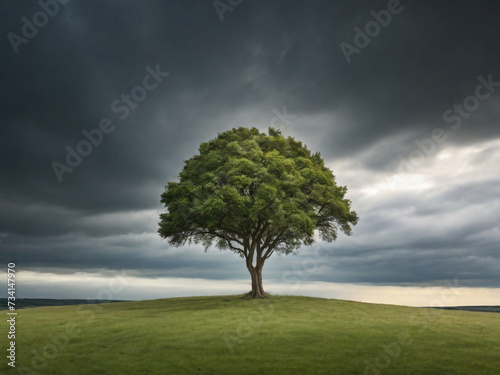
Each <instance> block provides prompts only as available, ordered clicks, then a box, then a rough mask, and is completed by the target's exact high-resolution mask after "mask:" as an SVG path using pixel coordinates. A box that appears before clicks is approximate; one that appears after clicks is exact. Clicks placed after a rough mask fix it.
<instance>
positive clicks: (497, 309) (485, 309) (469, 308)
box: [436, 306, 500, 313]
mask: <svg viewBox="0 0 500 375" xmlns="http://www.w3.org/2000/svg"><path fill="white" fill-rule="evenodd" d="M436 309H445V310H465V311H479V312H494V313H500V306H451V307H436Z"/></svg>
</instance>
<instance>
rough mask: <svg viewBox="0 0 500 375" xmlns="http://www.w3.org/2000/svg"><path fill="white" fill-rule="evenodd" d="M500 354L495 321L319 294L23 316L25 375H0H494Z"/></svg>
mask: <svg viewBox="0 0 500 375" xmlns="http://www.w3.org/2000/svg"><path fill="white" fill-rule="evenodd" d="M2 314H5V311H3V312H2ZM3 321H4V323H3V327H4V329H3V330H2V331H3V332H5V333H6V332H7V331H8V326H7V324H6V322H5V319H3ZM6 336H7V335H6V334H3V335H2V339H1V340H0V341H1V342H2V347H3V348H5V349H7V348H9V345H8V343H7V341H8V340H7V337H6ZM5 349H3V350H4V353H5ZM499 351H500V335H499V334H498V314H495V313H483V312H467V311H450V310H439V309H425V308H410V307H402V306H392V305H377V304H366V303H359V302H349V301H339V300H327V299H320V298H310V297H284V296H273V297H271V298H268V299H265V300H258V301H252V300H244V299H241V298H239V296H224V297H220V296H219V297H193V298H170V299H161V300H153V301H140V302H119V303H112V304H92V305H80V306H57V307H37V308H32V309H23V310H19V311H18V315H17V317H16V367H17V370H22V371H16V369H12V368H10V367H9V366H8V365H7V363H6V362H7V359H6V358H5V356H4V360H2V363H1V364H0V373H2V374H3V373H5V374H15V373H24V374H51V375H65V374H214V375H222V374H266V375H267V374H300V375H304V374H328V375H332V374H365V375H366V374H398V375H402V374H412V375H415V374H441V375H445V374H450V375H451V374H453V375H459V374H463V375H471V374H488V375H490V374H494V373H498V368H499V364H500V359H499V358H500V357H499V355H498V353H499ZM30 371H31V372H30Z"/></svg>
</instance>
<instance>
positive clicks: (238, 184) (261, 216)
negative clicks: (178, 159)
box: [158, 127, 358, 257]
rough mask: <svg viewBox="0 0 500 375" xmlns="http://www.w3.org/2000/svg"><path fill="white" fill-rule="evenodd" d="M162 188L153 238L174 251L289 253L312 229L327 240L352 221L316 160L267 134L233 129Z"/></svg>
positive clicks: (340, 190)
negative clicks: (190, 245) (195, 246)
mask: <svg viewBox="0 0 500 375" xmlns="http://www.w3.org/2000/svg"><path fill="white" fill-rule="evenodd" d="M165 188H166V190H165V192H164V193H163V194H162V199H161V202H162V203H163V204H164V205H165V207H166V208H167V209H168V211H167V212H166V213H163V214H161V216H160V219H161V221H160V223H159V226H160V227H159V230H158V232H159V233H160V235H161V236H162V237H164V238H168V239H169V241H170V244H172V245H174V246H180V245H182V244H185V243H186V241H189V242H190V241H191V240H193V241H195V242H196V243H198V242H201V243H203V244H204V245H205V248H206V249H207V248H208V247H209V246H210V245H212V244H214V243H215V245H216V246H217V247H219V248H220V249H230V250H233V251H235V252H236V253H238V254H239V255H240V256H242V257H246V256H247V255H248V251H249V249H250V248H251V246H252V244H254V245H255V244H257V246H258V247H259V249H260V248H262V249H268V250H269V251H268V252H267V253H266V254H267V255H270V254H271V253H272V252H273V251H279V252H283V253H290V252H292V251H293V250H295V249H297V248H299V247H300V246H301V245H302V244H304V245H310V244H312V243H313V242H314V240H313V234H314V231H315V230H317V231H318V232H319V233H320V235H321V238H322V239H323V240H325V241H333V240H335V238H336V237H337V231H338V230H339V229H340V230H341V231H343V232H344V233H346V234H348V235H349V234H350V233H351V224H352V225H355V224H356V223H357V221H358V217H357V215H356V213H355V212H354V211H351V209H350V203H351V202H350V201H349V200H348V199H345V198H344V195H345V193H346V191H347V188H346V187H343V186H337V184H336V183H335V178H334V175H333V173H332V171H331V170H329V169H328V168H327V167H326V166H325V164H324V161H323V159H322V158H321V156H320V154H319V153H311V152H310V151H309V150H308V149H307V147H306V146H304V145H302V143H301V142H298V141H296V140H295V139H294V138H292V137H288V138H285V137H284V136H283V135H282V134H281V132H280V131H279V130H275V129H273V128H270V129H269V135H266V134H264V133H260V132H259V131H258V129H256V128H252V129H247V128H241V127H240V128H238V129H232V130H230V131H226V132H224V133H222V134H219V135H218V137H217V138H215V139H213V140H211V141H209V142H206V143H202V144H201V146H200V147H199V154H198V155H195V156H193V157H192V158H191V159H189V160H187V161H185V166H184V169H183V170H182V172H181V173H180V175H179V182H170V183H169V184H168V185H167V186H166V187H165Z"/></svg>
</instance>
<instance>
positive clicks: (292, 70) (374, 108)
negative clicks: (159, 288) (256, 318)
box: [0, 0, 500, 286]
mask: <svg viewBox="0 0 500 375" xmlns="http://www.w3.org/2000/svg"><path fill="white" fill-rule="evenodd" d="M399 6H400V8H399V9H401V11H400V12H399V13H398V14H393V15H392V16H391V20H390V22H389V23H388V25H387V27H384V28H381V30H380V33H379V34H378V35H377V36H375V37H373V38H372V40H371V42H370V44H369V45H367V46H366V47H364V48H362V49H361V51H360V53H358V54H353V55H351V56H350V59H351V60H352V61H351V62H350V63H348V61H346V58H345V56H344V54H343V52H342V50H341V48H340V47H339V45H340V44H341V43H343V42H344V43H349V44H351V45H354V38H355V34H356V32H355V30H354V28H355V27H359V28H360V29H362V30H364V28H365V26H366V25H367V23H368V22H370V21H372V20H373V15H372V11H376V12H379V11H381V10H385V9H387V7H388V2H387V1H370V2H368V1H337V2H327V1H315V2H300V1H273V2H270V1H243V2H242V3H241V4H240V5H238V6H237V7H235V8H234V9H233V11H231V12H226V13H225V14H224V19H223V22H221V20H220V18H219V16H218V15H217V13H216V11H215V10H214V8H213V6H212V3H211V2H210V1H194V2H189V3H186V2H181V1H178V2H162V1H149V2H147V3H144V2H140V1H104V2H102V1H101V2H98V1H85V2H83V1H71V2H69V3H68V4H67V5H61V6H60V9H59V11H58V14H57V15H55V16H54V17H51V18H50V19H49V21H48V23H47V25H46V26H44V27H41V28H40V29H39V30H38V34H37V35H36V36H34V37H33V38H31V39H30V40H29V42H28V43H27V44H21V45H19V52H18V53H15V51H14V49H13V47H12V45H11V43H10V42H9V39H8V38H7V34H8V33H9V32H14V33H16V34H19V35H21V34H22V25H23V22H22V21H21V17H27V19H28V20H32V17H33V15H34V14H35V13H36V12H38V11H40V6H39V5H38V4H37V3H36V2H31V3H23V4H21V5H20V4H18V3H8V2H4V3H3V4H2V5H0V7H1V8H2V11H1V12H0V21H1V24H2V31H3V35H4V36H5V37H4V38H3V43H2V45H1V48H2V50H1V54H2V60H1V61H2V69H1V72H0V74H1V79H2V88H3V90H2V92H1V93H0V100H1V103H2V107H3V111H2V114H1V121H2V127H1V130H0V135H1V138H0V142H1V143H0V145H1V148H0V153H1V158H0V166H1V172H0V173H1V176H0V177H1V184H0V192H1V196H0V232H5V233H9V234H10V237H9V238H8V239H7V240H5V241H4V242H3V243H2V244H0V246H1V247H2V250H3V249H5V250H7V249H10V250H11V251H13V252H14V253H15V254H16V255H15V256H16V257H17V259H19V262H21V263H24V265H25V266H26V267H27V268H29V269H35V268H36V267H39V268H40V269H59V270H60V271H61V272H64V270H66V271H67V272H70V271H68V270H77V269H85V270H91V269H100V268H110V269H113V268H115V269H120V268H122V267H126V268H130V269H138V270H143V271H144V272H146V270H147V272H149V274H150V275H154V276H156V275H159V274H161V272H162V270H165V272H166V274H167V275H171V276H182V277H189V276H196V277H207V278H222V279H226V278H227V279H229V278H234V277H237V276H236V275H240V273H239V272H240V271H239V268H242V267H239V268H234V267H233V260H232V259H233V258H231V259H230V260H222V259H224V257H221V258H219V257H218V256H217V257H215V258H210V256H208V255H207V254H203V253H201V254H200V255H199V256H196V257H194V256H193V253H192V252H191V251H189V252H188V253H186V254H184V253H183V252H174V253H173V254H175V257H174V256H169V255H167V254H172V251H173V249H168V246H166V244H165V242H154V243H150V242H149V239H148V240H147V241H146V240H145V239H144V238H142V237H140V236H141V234H144V233H149V234H150V235H152V236H155V234H154V232H155V231H156V223H157V214H158V212H159V211H158V210H159V209H160V208H161V207H160V204H159V197H160V194H161V192H162V189H163V186H164V185H165V184H166V183H167V182H168V181H171V180H174V179H176V176H177V173H178V172H179V171H180V169H181V168H182V166H183V164H182V161H183V160H185V159H188V158H189V157H191V156H192V155H193V154H195V153H196V152H197V147H198V145H199V144H200V143H201V142H203V141H206V140H208V139H211V138H214V137H215V136H216V135H217V133H218V132H222V131H225V130H227V129H229V128H231V127H235V126H240V125H244V126H256V127H258V128H260V129H264V128H267V126H268V125H269V124H270V123H274V120H276V118H273V117H274V116H275V113H276V112H275V111H276V110H279V111H282V110H283V108H284V107H285V106H286V108H287V111H288V112H289V113H290V114H293V115H294V116H295V117H294V119H293V120H292V123H291V124H288V125H287V124H285V125H286V126H284V133H285V134H294V135H297V136H298V137H299V138H300V139H304V141H305V143H306V144H307V145H308V146H309V148H310V149H312V150H314V151H321V153H322V155H323V156H324V157H325V159H327V160H329V161H333V164H334V165H336V162H337V161H338V160H356V161H357V163H358V164H357V167H359V168H360V169H359V171H358V172H357V176H355V177H352V178H351V180H350V181H353V183H355V184H357V186H353V189H358V190H361V189H362V188H363V186H362V185H363V184H369V183H371V182H373V181H374V179H375V177H374V176H376V175H377V173H380V172H384V173H391V172H397V168H398V165H399V163H400V160H401V158H408V157H409V154H410V153H411V152H412V151H413V150H415V149H417V146H416V144H415V140H417V139H420V140H422V139H425V138H429V137H431V135H432V131H433V129H435V128H443V129H445V130H446V131H447V140H446V142H445V144H444V146H447V147H455V146H464V147H465V146H467V145H474V144H476V143H477V142H481V141H484V140H490V139H494V138H498V137H499V127H498V126H497V124H498V121H499V119H500V118H499V112H498V110H497V108H498V102H499V92H498V89H497V88H496V86H492V87H491V88H492V89H493V92H491V91H487V90H488V88H483V89H482V91H481V92H482V93H483V95H484V93H486V92H489V94H490V95H489V97H488V98H486V99H481V100H478V107H477V109H475V110H474V111H472V112H471V113H470V116H468V117H467V118H464V119H463V121H462V124H461V126H460V127H459V128H458V129H456V130H455V131H451V130H450V129H451V126H452V125H453V123H452V122H445V121H444V120H443V114H444V113H445V112H446V111H447V110H448V109H453V105H454V104H455V103H456V104H463V103H464V100H466V98H467V97H469V96H474V95H475V92H476V91H475V90H476V88H477V86H478V84H480V83H481V82H482V81H481V80H479V79H478V77H483V78H484V79H488V77H489V75H491V77H492V80H493V81H494V82H499V81H500V70H499V68H498V62H499V59H498V53H497V51H496V49H495V45H496V44H497V42H498V40H499V39H500V29H499V28H498V16H499V11H500V5H499V4H497V3H495V2H493V1H477V2H467V1H451V0H449V1H442V2H439V3H437V2H432V1H412V2H410V1H401V3H400V5H399ZM157 66H159V68H160V70H161V71H162V72H169V73H170V75H169V76H168V77H166V78H164V79H163V81H162V82H161V83H159V85H158V86H157V87H156V88H154V89H153V90H147V98H146V99H145V100H144V101H143V102H140V103H137V104H138V106H137V108H134V109H130V114H129V115H128V116H126V118H124V119H123V120H122V119H120V118H119V115H120V113H117V112H116V111H115V112H114V111H112V109H111V104H112V103H113V102H114V101H115V100H117V99H118V100H120V101H121V96H122V95H123V94H125V95H130V94H131V91H132V90H133V89H134V88H135V87H137V86H140V85H143V80H144V77H145V76H146V75H147V74H150V73H148V72H150V71H149V70H148V67H150V68H151V69H155V68H156V67H157ZM273 110H274V112H273ZM103 118H109V119H111V120H112V122H113V125H114V126H115V129H114V130H113V131H112V132H110V133H109V134H104V135H103V140H102V143H100V144H99V145H97V146H94V147H93V150H92V152H91V153H90V154H89V155H88V156H85V157H83V158H82V162H81V164H79V165H78V166H76V167H75V168H74V170H73V172H71V173H65V174H64V175H63V181H62V182H59V181H58V179H57V177H56V174H55V173H54V171H53V169H52V166H51V165H52V163H53V162H54V161H57V162H60V163H63V164H65V158H66V154H67V151H66V149H65V148H66V147H67V146H69V147H71V148H73V149H76V147H77V145H78V144H79V142H81V141H82V140H85V136H84V135H83V134H82V131H83V130H87V131H90V130H92V129H95V128H99V123H100V121H101V120H102V119H103ZM280 125H283V124H280V120H279V119H278V121H277V122H276V126H280ZM439 147H443V145H439ZM495 150H496V148H495V147H493V148H491V149H490V150H483V151H482V153H480V154H478V155H476V157H475V159H474V163H476V164H475V165H476V167H477V168H478V170H479V169H481V168H482V167H483V165H484V163H486V162H488V160H492V155H494V154H495ZM434 157H435V153H433V154H432V155H430V156H428V157H427V159H426V160H425V161H424V162H423V164H422V167H427V166H430V165H432V162H433V160H434ZM353 166H354V164H353ZM334 172H335V173H336V171H335V170H334ZM340 177H342V176H340ZM497 182H498V181H497V180H496V179H493V178H491V177H489V178H488V179H486V180H485V181H480V182H477V183H476V184H474V183H473V182H468V183H460V184H454V185H453V186H451V187H449V188H446V189H445V190H446V194H444V193H442V194H441V195H440V194H439V192H437V193H436V194H434V195H432V196H431V197H429V196H419V195H418V194H415V195H411V194H410V195H404V194H402V195H397V194H395V195H394V196H384V197H383V198H382V199H372V200H370V199H364V197H363V194H361V193H359V192H358V193H356V192H354V195H353V196H352V197H351V199H353V202H355V203H357V204H358V205H359V209H357V210H358V213H360V214H361V215H360V216H361V218H362V221H361V222H360V225H359V226H358V227H357V228H356V230H355V234H356V235H357V236H358V237H355V238H358V239H359V241H360V242H351V243H350V242H349V240H352V239H354V237H353V238H351V239H347V240H345V241H344V240H340V241H339V244H338V246H339V248H338V250H336V251H337V253H336V254H339V255H338V256H339V259H336V260H335V259H334V258H332V260H331V261H330V260H329V261H328V262H327V266H328V267H330V270H331V275H328V274H322V273H321V272H320V273H318V274H317V276H316V277H317V279H320V280H324V281H342V282H367V283H370V282H371V283H391V284H392V283H400V282H401V283H410V282H414V283H425V282H431V281H434V280H441V279H443V278H450V277H452V276H453V275H457V274H458V275H464V277H465V275H466V274H467V272H469V273H470V274H467V275H469V276H467V278H468V279H470V280H471V284H477V285H492V286H498V279H496V278H495V276H494V275H495V274H494V272H496V271H498V256H497V255H496V252H497V242H496V241H497V240H498V234H497V233H498V232H497V231H498V215H496V214H495V213H488V215H485V216H484V217H482V215H479V214H478V215H479V217H477V219H476V220H475V222H474V223H470V222H469V221H466V222H460V223H459V225H458V226H457V229H454V230H453V229H451V227H452V225H451V223H452V222H453V220H454V218H453V215H451V214H450V212H456V215H466V216H467V215H470V213H474V214H476V211H475V208H474V207H488V205H489V206H491V204H489V202H491V201H493V200H495V199H496V198H495V197H498V193H499V192H498V188H497V186H498V184H497ZM350 187H351V186H350ZM461 208H463V210H460V209H461ZM391 213H392V216H391ZM401 215H406V216H405V218H404V219H402V216H401ZM425 220H428V221H432V222H434V223H435V227H438V226H441V227H446V228H448V227H449V231H447V232H442V233H434V234H432V235H431V236H428V237H427V235H425V238H424V233H427V232H426V231H425V229H424V226H423V225H422V221H425ZM447 223H449V224H450V225H447ZM387 228H398V229H399V232H398V229H394V230H391V231H390V232H392V233H394V234H393V235H391V239H390V240H387V237H388V236H389V234H388V232H387V231H388V229H387ZM495 230H496V231H495ZM412 233H413V234H412ZM481 233H482V234H484V236H483V237H481V236H480V235H479V234H481ZM134 235H137V236H139V237H138V238H135V239H134V238H133V236H134ZM384 238H386V239H385V240H383V239H384ZM370 239H371V240H370ZM113 241H115V242H113ZM141 241H146V243H142V244H141ZM376 241H379V243H378V244H377V245H376V246H374V245H373V244H374V243H376ZM370 242H371V243H372V245H370ZM146 244H148V245H149V246H148V245H146ZM356 246H357V248H355V247H356ZM167 249H168V250H167ZM342 249H345V251H343V250H342ZM221 254H222V253H221ZM422 254H425V256H424V255H422ZM8 256H9V257H10V254H9V255H8ZM8 256H7V255H6V253H4V254H3V256H2V259H4V260H7V257H8ZM488 257H490V258H489V259H490V262H488V261H485V259H488ZM212 259H213V260H212ZM284 259H286V262H289V261H292V260H293V258H291V257H287V258H280V260H279V261H283V260H284ZM299 260H300V258H297V260H296V261H299ZM219 261H221V262H223V263H222V266H221V267H222V271H220V270H219V271H217V266H216V264H218V263H217V262H219ZM237 261H238V259H237V260H236V261H235V262H237ZM272 261H273V262H271V263H270V265H269V267H270V271H268V272H269V275H272V277H274V278H280V276H279V275H280V272H282V271H283V267H284V266H282V265H281V264H280V263H279V261H278V260H276V261H274V260H272ZM337 261H338V263H336V262H337ZM207 262H208V263H210V262H212V263H211V264H210V267H207V266H206V265H207ZM286 262H284V263H286ZM240 266H242V265H240ZM236 269H237V271H236ZM273 270H274V271H273ZM243 271H244V270H243ZM71 272H72V271H71ZM273 272H274V273H273ZM325 272H326V271H325ZM332 275H333V276H332Z"/></svg>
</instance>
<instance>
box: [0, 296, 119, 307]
mask: <svg viewBox="0 0 500 375" xmlns="http://www.w3.org/2000/svg"><path fill="white" fill-rule="evenodd" d="M110 302H127V301H122V300H91V299H89V300H86V299H49V298H16V301H15V304H16V305H15V307H16V310H17V309H24V308H27V307H42V306H66V305H85V304H89V303H110ZM7 306H8V304H7V298H0V310H6V309H7Z"/></svg>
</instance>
